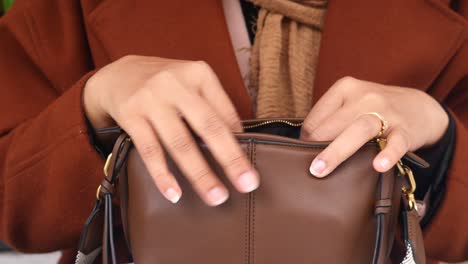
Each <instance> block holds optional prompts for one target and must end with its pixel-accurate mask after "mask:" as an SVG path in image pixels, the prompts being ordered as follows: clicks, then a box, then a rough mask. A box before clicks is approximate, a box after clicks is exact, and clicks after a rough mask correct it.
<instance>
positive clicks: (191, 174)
mask: <svg viewBox="0 0 468 264" xmlns="http://www.w3.org/2000/svg"><path fill="white" fill-rule="evenodd" d="M83 97H84V108H85V112H86V115H87V117H88V119H89V120H90V122H91V124H92V125H93V127H94V128H95V129H96V128H102V127H106V126H110V125H113V124H115V123H114V121H115V122H116V123H117V124H118V125H120V126H121V127H122V128H123V129H124V130H125V131H126V132H127V133H128V134H129V135H130V137H131V138H132V140H133V142H134V143H135V146H136V148H137V150H138V152H139V153H140V155H141V157H142V159H143V161H144V162H145V165H146V167H147V168H148V171H149V172H150V174H151V176H152V177H153V179H154V182H155V183H156V186H157V187H158V189H159V190H160V191H161V193H162V194H163V195H164V196H165V197H166V198H167V199H168V200H170V201H171V202H173V203H176V202H177V201H178V200H179V198H180V197H181V195H182V190H181V189H180V187H179V185H178V184H177V182H176V179H175V178H174V176H173V175H172V174H171V173H170V171H169V170H168V168H167V166H166V161H165V160H164V154H163V150H162V148H161V145H160V142H161V143H162V144H164V146H165V147H166V149H167V151H168V152H169V154H170V155H171V156H172V158H173V159H174V160H175V162H176V163H177V164H178V166H179V168H181V170H182V171H183V173H184V175H185V176H186V177H187V178H188V179H189V181H190V182H191V183H192V185H193V186H194V188H195V190H196V191H197V192H198V193H199V195H200V196H201V197H202V199H203V200H204V201H205V202H206V203H207V204H208V205H212V206H216V205H219V204H221V203H223V202H224V201H226V199H227V198H228V191H227V189H226V187H225V186H223V184H222V183H221V181H220V180H219V179H218V178H217V177H216V176H215V174H214V173H213V172H212V171H211V169H210V168H209V166H208V165H207V162H206V161H205V159H204V158H203V156H202V155H201V153H200V151H199V150H198V148H197V146H196V144H195V141H194V139H193V138H192V136H191V134H190V132H189V130H188V129H187V127H186V126H185V124H184V122H183V120H182V118H183V119H184V120H185V121H186V122H187V123H188V124H189V125H190V127H191V128H192V129H193V130H194V131H195V133H197V134H198V135H199V136H200V137H201V138H202V139H203V140H204V142H205V143H206V144H207V145H208V147H209V149H210V151H211V152H212V153H213V155H214V157H215V158H216V160H217V161H218V162H219V163H220V164H221V166H222V167H223V169H224V171H225V173H226V175H227V176H228V178H229V179H230V180H231V182H232V183H233V184H234V186H235V187H236V188H237V190H239V191H240V192H251V191H253V190H254V189H256V188H257V187H258V185H259V178H258V174H257V172H256V171H255V170H254V169H253V167H252V166H251V164H250V163H249V161H248V160H247V158H246V157H245V155H244V153H243V151H242V150H241V148H240V147H239V145H238V144H237V142H236V141H235V139H234V137H233V135H232V132H239V131H241V130H242V127H241V124H240V120H239V117H238V115H237V113H236V111H235V108H234V106H233V105H232V103H231V101H230V100H229V98H228V96H227V95H226V94H225V92H224V90H223V88H222V87H221V84H220V82H219V80H218V78H217V77H216V75H215V74H214V72H213V71H212V69H211V68H210V67H209V66H208V65H207V64H206V63H204V62H193V61H178V60H170V59H163V58H156V57H141V56H127V57H124V58H122V59H120V60H118V61H116V62H114V63H112V64H110V65H108V66H106V67H105V68H103V69H101V70H100V71H99V72H97V73H96V74H95V75H94V76H93V77H92V78H91V79H89V81H88V82H87V84H86V87H85V90H84V95H83Z"/></svg>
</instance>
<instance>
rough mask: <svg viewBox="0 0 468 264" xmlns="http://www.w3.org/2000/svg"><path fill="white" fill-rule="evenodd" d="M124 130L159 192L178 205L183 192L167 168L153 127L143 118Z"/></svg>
mask: <svg viewBox="0 0 468 264" xmlns="http://www.w3.org/2000/svg"><path fill="white" fill-rule="evenodd" d="M123 128H124V130H125V131H127V133H128V134H129V135H130V137H131V138H132V141H133V142H134V144H135V147H136V149H137V151H138V153H139V154H140V156H141V158H142V160H143V162H144V163H145V166H146V168H147V169H148V172H149V173H150V175H151V176H152V177H153V180H154V182H155V184H156V186H157V188H158V189H159V191H160V192H161V193H162V194H163V195H164V197H166V199H168V200H169V201H171V202H172V203H177V202H178V201H179V199H180V197H181V196H182V191H181V189H180V187H179V184H178V183H177V181H176V179H175V177H174V175H172V173H171V172H170V171H169V170H168V168H167V163H166V160H165V158H164V152H163V150H162V148H161V145H160V144H159V141H158V139H157V136H156V134H155V132H154V130H153V128H152V127H151V125H150V124H149V123H148V121H147V120H145V119H144V118H141V119H139V120H138V121H134V122H128V123H126V124H125V126H123Z"/></svg>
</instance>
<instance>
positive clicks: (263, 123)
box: [242, 119, 304, 129]
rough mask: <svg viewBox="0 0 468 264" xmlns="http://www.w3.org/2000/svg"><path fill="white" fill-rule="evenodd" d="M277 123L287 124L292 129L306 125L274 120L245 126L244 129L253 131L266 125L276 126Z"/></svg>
mask: <svg viewBox="0 0 468 264" xmlns="http://www.w3.org/2000/svg"><path fill="white" fill-rule="evenodd" d="M276 123H282V124H286V125H289V126H292V127H300V126H302V125H303V124H304V122H299V123H294V122H291V121H288V120H284V119H274V120H266V121H263V122H260V123H256V124H252V125H244V126H242V127H243V128H244V129H252V128H257V127H261V126H266V125H270V124H276Z"/></svg>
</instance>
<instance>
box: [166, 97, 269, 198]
mask: <svg viewBox="0 0 468 264" xmlns="http://www.w3.org/2000/svg"><path fill="white" fill-rule="evenodd" d="M175 104H176V107H178V110H179V111H180V112H181V113H182V115H183V116H184V118H185V120H186V121H187V122H188V123H189V125H190V127H192V128H193V130H194V131H195V133H197V134H198V135H199V136H200V137H201V138H202V139H203V141H204V142H205V143H206V144H207V146H208V148H209V149H210V151H211V153H212V154H213V156H214V157H215V159H216V160H217V161H218V162H219V164H220V165H221V167H222V168H223V170H224V172H225V173H226V176H227V177H228V178H229V180H230V181H231V182H232V183H233V185H234V186H235V187H236V189H237V190H238V191H240V192H243V193H247V192H251V191H253V190H255V189H257V188H258V186H259V184H260V182H259V176H258V173H257V172H256V171H255V169H253V167H252V165H251V164H250V162H249V160H248V159H247V157H246V156H245V153H244V151H242V149H241V148H240V146H239V143H238V142H237V141H236V140H235V138H234V136H233V135H232V133H231V131H230V130H229V128H228V127H227V125H226V124H225V123H224V122H223V121H222V120H221V118H220V117H219V116H218V115H217V114H216V112H214V111H213V109H212V108H211V107H210V106H209V105H208V104H207V103H206V101H205V100H204V99H203V98H202V97H200V96H199V95H198V94H195V93H185V94H183V95H181V96H180V97H179V100H178V101H177V102H175Z"/></svg>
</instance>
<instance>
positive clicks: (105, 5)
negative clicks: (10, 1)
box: [87, 0, 252, 118]
mask: <svg viewBox="0 0 468 264" xmlns="http://www.w3.org/2000/svg"><path fill="white" fill-rule="evenodd" d="M87 25H88V27H89V30H88V32H89V35H90V36H89V38H90V43H91V46H92V47H91V49H92V51H93V50H94V51H95V52H93V54H94V60H95V62H96V64H97V65H96V66H97V67H99V66H103V65H105V64H107V63H109V62H111V61H114V60H116V59H118V58H120V57H122V56H125V55H128V54H136V55H146V56H158V57H166V58H174V59H181V60H204V61H206V62H208V64H210V65H211V66H212V68H213V69H214V70H215V72H216V74H217V75H218V76H219V78H220V80H221V82H222V84H223V87H224V89H225V90H226V92H227V93H228V95H229V96H230V98H231V99H232V101H233V102H234V104H235V105H236V107H237V109H238V111H239V114H240V115H241V116H242V117H243V118H248V117H251V112H252V110H251V106H250V99H249V98H248V94H247V90H246V88H245V87H244V83H243V80H242V77H241V74H240V71H239V68H238V65H237V61H236V58H235V54H234V51H233V47H232V45H231V41H230V36H229V33H228V31H227V26H226V22H225V18H224V13H223V9H222V6H221V1H218V0H204V1H183V0H171V1H152V0H135V1H128V0H104V1H102V2H101V3H100V4H99V5H98V6H97V7H96V8H95V9H94V10H93V11H91V12H90V13H89V15H88V17H87ZM102 54H105V56H102ZM168 89H170V88H168Z"/></svg>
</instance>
